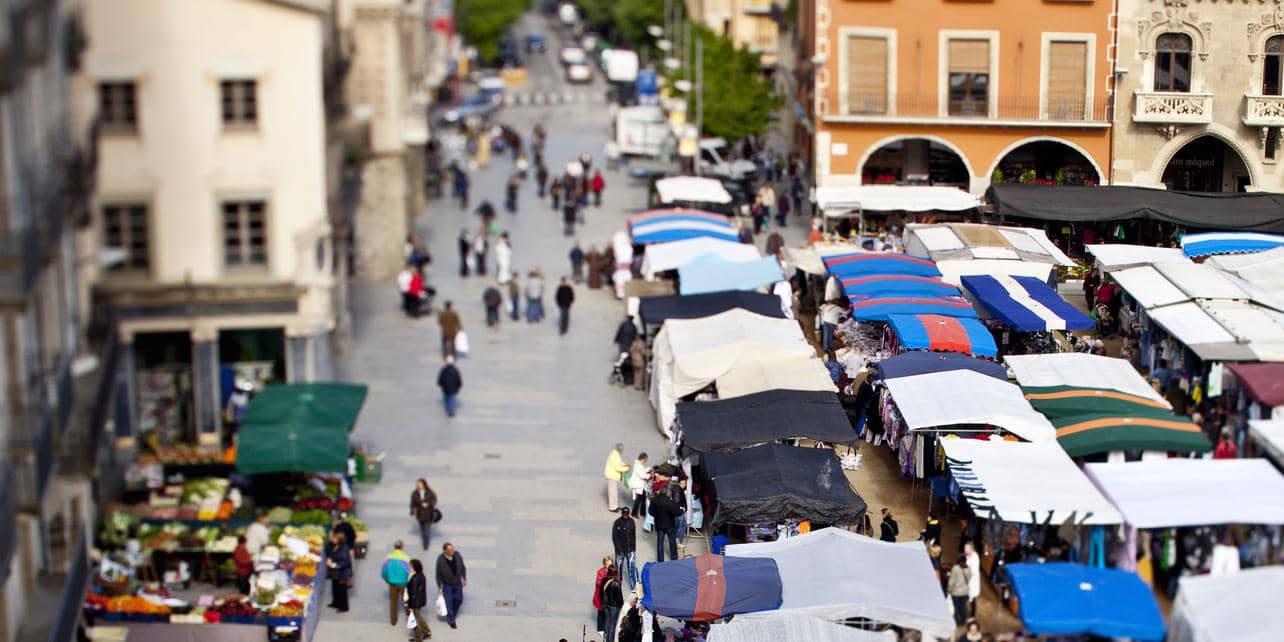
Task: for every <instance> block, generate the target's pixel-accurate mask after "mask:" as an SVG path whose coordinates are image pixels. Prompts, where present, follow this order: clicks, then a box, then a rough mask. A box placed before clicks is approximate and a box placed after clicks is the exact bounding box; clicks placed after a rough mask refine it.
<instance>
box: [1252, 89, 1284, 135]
mask: <svg viewBox="0 0 1284 642" xmlns="http://www.w3.org/2000/svg"><path fill="white" fill-rule="evenodd" d="M1244 98H1245V102H1244V118H1243V121H1244V124H1245V125H1248V126H1249V127H1282V126H1284V96H1253V95H1245V96H1244Z"/></svg>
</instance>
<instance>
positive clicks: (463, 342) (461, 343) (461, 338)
mask: <svg viewBox="0 0 1284 642" xmlns="http://www.w3.org/2000/svg"><path fill="white" fill-rule="evenodd" d="M455 352H457V353H460V354H468V333H467V332H464V331H463V330H460V331H459V334H456V335H455Z"/></svg>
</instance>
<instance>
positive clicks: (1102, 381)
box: [1003, 352, 1168, 406]
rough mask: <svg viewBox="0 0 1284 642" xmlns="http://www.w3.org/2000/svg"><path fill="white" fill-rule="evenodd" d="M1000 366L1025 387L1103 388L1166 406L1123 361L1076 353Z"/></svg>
mask: <svg viewBox="0 0 1284 642" xmlns="http://www.w3.org/2000/svg"><path fill="white" fill-rule="evenodd" d="M1003 362H1004V363H1006V364H1007V366H1008V368H1009V369H1010V370H1012V374H1013V375H1014V376H1015V377H1016V380H1017V383H1019V384H1021V385H1022V386H1025V387H1027V388H1029V387H1045V386H1073V387H1076V388H1106V389H1109V390H1116V391H1119V392H1123V393H1126V394H1130V395H1136V396H1138V397H1145V398H1147V399H1153V400H1155V401H1158V402H1161V403H1163V404H1164V405H1165V406H1168V401H1167V400H1165V399H1164V397H1163V395H1161V394H1159V393H1158V392H1156V391H1155V389H1154V388H1152V387H1151V386H1150V384H1149V383H1146V380H1145V379H1144V378H1142V376H1141V375H1140V374H1138V373H1137V369H1136V368H1133V367H1132V364H1130V363H1128V362H1127V361H1125V360H1123V359H1116V358H1113V357H1103V356H1100V355H1095V354H1084V353H1080V352H1060V353H1053V354H1025V355H1008V356H1006V357H1004V358H1003Z"/></svg>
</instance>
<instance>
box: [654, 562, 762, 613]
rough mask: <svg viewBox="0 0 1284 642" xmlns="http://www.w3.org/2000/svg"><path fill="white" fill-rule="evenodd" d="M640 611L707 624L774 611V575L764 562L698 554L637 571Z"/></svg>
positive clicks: (655, 564)
mask: <svg viewBox="0 0 1284 642" xmlns="http://www.w3.org/2000/svg"><path fill="white" fill-rule="evenodd" d="M641 604H642V608H644V609H646V610H648V611H650V612H652V613H654V614H656V615H662V616H665V617H671V618H675V619H679V620H686V621H690V622H708V621H711V620H717V619H720V618H724V617H727V616H729V615H735V614H737V613H750V612H753V611H764V610H771V609H777V608H780V571H779V570H778V569H777V568H776V562H775V561H773V560H770V559H748V558H735V557H723V556H722V555H710V554H704V555H699V556H697V557H688V558H685V559H680V560H674V561H670V562H659V563H656V562H649V563H647V564H646V565H645V566H643V567H642V601H641Z"/></svg>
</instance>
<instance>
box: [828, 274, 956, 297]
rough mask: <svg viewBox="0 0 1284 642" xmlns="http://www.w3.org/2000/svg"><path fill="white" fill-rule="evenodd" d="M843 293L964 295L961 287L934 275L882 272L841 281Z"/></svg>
mask: <svg viewBox="0 0 1284 642" xmlns="http://www.w3.org/2000/svg"><path fill="white" fill-rule="evenodd" d="M841 283H842V286H843V293H844V294H846V295H847V296H848V297H855V296H862V295H865V296H879V295H889V294H891V295H909V296H962V295H963V294H962V293H961V292H959V289H958V288H957V287H955V286H953V285H951V284H949V283H946V282H945V281H942V280H941V279H938V278H936V277H933V276H908V275H904V274H892V275H886V274H880V275H876V276H860V277H854V278H847V279H843V280H842V281H841Z"/></svg>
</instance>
